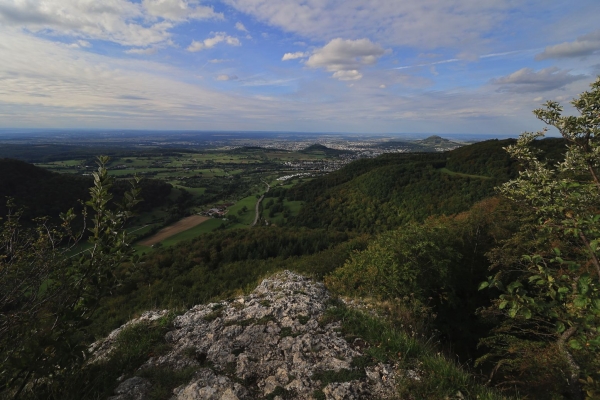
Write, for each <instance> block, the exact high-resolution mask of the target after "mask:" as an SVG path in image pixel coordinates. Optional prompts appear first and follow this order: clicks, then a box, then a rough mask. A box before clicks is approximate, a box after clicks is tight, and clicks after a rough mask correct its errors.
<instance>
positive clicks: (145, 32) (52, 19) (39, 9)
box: [0, 0, 223, 47]
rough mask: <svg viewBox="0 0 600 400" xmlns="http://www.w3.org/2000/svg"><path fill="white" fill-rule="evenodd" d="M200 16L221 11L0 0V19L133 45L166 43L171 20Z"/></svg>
mask: <svg viewBox="0 0 600 400" xmlns="http://www.w3.org/2000/svg"><path fill="white" fill-rule="evenodd" d="M206 18H217V19H222V18H223V15H222V14H219V13H215V12H214V11H213V9H212V8H211V7H206V6H200V5H197V1H187V0H143V2H142V3H138V2H132V1H127V0H103V1H82V0H44V1H39V0H3V1H0V25H4V26H7V27H16V28H18V29H26V30H28V31H30V32H35V33H42V34H47V35H54V36H61V35H62V36H68V37H69V36H70V37H75V38H82V39H87V40H89V39H95V40H106V41H110V42H114V43H118V44H121V45H123V46H135V47H147V46H150V45H153V44H159V43H163V44H168V43H170V39H171V33H170V30H171V29H172V28H173V27H175V26H176V25H177V24H179V23H181V22H183V21H187V20H191V19H206Z"/></svg>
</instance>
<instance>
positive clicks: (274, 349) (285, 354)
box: [97, 271, 395, 400]
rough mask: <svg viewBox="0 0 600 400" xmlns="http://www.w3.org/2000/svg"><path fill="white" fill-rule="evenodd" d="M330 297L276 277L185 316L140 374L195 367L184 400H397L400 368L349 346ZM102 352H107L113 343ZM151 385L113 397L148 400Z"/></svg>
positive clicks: (123, 388)
mask: <svg viewBox="0 0 600 400" xmlns="http://www.w3.org/2000/svg"><path fill="white" fill-rule="evenodd" d="M328 300H329V294H328V292H327V291H326V289H325V288H324V286H323V285H322V284H321V283H314V282H312V281H310V280H309V279H307V278H305V277H302V276H299V275H296V274H293V273H291V272H288V271H286V272H283V273H280V274H277V275H275V276H273V277H271V278H269V279H265V280H264V281H263V282H262V283H261V284H260V285H259V286H258V287H257V288H256V289H255V290H254V292H252V293H251V294H250V295H249V296H245V297H240V298H237V299H235V300H233V301H222V302H219V303H212V304H208V305H199V306H196V307H194V308H192V309H191V310H189V311H188V312H187V313H185V314H184V315H181V316H178V317H177V318H176V319H175V321H174V327H175V329H174V330H172V331H170V332H168V333H167V335H166V340H167V342H168V343H169V344H170V345H171V350H170V351H169V352H168V353H167V354H165V355H163V356H160V357H154V358H150V359H149V360H148V361H147V362H146V363H145V364H144V365H143V366H142V367H141V368H140V369H141V370H143V369H145V368H153V367H167V368H171V369H174V370H182V369H185V368H193V369H194V370H195V374H194V376H193V378H192V379H191V380H190V381H189V382H188V383H187V384H184V385H182V386H180V387H178V388H176V389H175V390H174V391H173V397H172V398H173V399H178V400H199V399H216V400H217V399H218V400H236V399H240V400H241V399H262V398H266V399H336V400H337V399H370V398H372V399H385V398H391V397H393V396H394V392H395V371H394V368H393V367H392V366H391V365H386V364H381V363H380V364H376V363H374V362H373V361H367V360H369V359H368V357H365V356H364V353H363V351H364V349H365V347H366V346H367V344H366V343H365V342H364V341H362V340H360V339H357V340H355V341H354V342H353V343H348V342H347V341H346V340H345V339H344V338H343V337H342V336H341V335H340V333H339V328H340V324H339V322H333V323H328V324H323V322H321V321H322V318H321V317H322V316H323V313H324V311H325V309H326V307H327V302H328ZM157 315H159V314H156V313H155V314H152V315H150V316H148V315H146V316H144V317H143V318H154V317H156V316H157ZM113 336H115V335H113ZM97 347H98V348H99V349H101V352H103V354H107V352H109V348H110V343H109V341H108V342H105V343H104V344H99V345H98V346H97ZM150 387H151V383H150V382H149V381H148V380H145V379H143V378H140V377H134V378H131V379H127V380H124V381H123V382H121V384H120V385H119V387H118V388H117V389H116V391H115V396H113V397H112V398H111V400H125V399H144V398H145V394H146V393H148V390H150Z"/></svg>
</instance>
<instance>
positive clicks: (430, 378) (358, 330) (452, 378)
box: [325, 304, 504, 400]
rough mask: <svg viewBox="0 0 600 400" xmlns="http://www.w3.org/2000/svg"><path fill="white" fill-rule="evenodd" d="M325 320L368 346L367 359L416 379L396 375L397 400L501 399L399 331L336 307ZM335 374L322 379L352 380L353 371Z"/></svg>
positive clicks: (327, 314) (361, 314)
mask: <svg viewBox="0 0 600 400" xmlns="http://www.w3.org/2000/svg"><path fill="white" fill-rule="evenodd" d="M325 318H326V319H327V320H328V321H327V322H329V321H332V320H339V321H341V323H342V332H341V333H342V335H344V336H345V337H346V338H347V339H354V338H356V337H359V338H361V339H363V340H365V341H366V342H367V343H368V344H369V347H368V348H367V349H366V350H365V352H366V354H367V355H368V356H370V357H372V358H373V359H375V360H377V361H380V362H384V363H394V364H397V365H398V369H399V370H402V371H407V370H412V371H413V373H414V374H416V375H417V376H418V377H419V379H418V380H414V379H411V378H410V375H408V374H407V375H405V376H404V377H402V376H401V375H400V379H401V382H400V384H399V389H400V393H399V396H400V398H404V396H406V397H410V398H416V399H444V398H453V397H454V396H456V395H457V393H458V392H460V393H461V396H463V398H469V399H490V400H491V399H502V398H504V397H502V396H500V395H498V394H496V393H495V392H494V391H492V390H490V389H488V388H485V387H483V386H482V385H479V384H477V383H476V382H475V380H474V379H473V377H472V376H471V375H470V374H469V373H468V372H467V371H464V370H463V369H462V368H460V367H459V366H457V365H456V364H454V363H453V362H452V361H449V360H448V359H446V358H445V357H444V356H443V355H442V354H441V353H440V352H438V351H437V349H436V348H435V347H434V346H433V345H429V344H426V343H425V342H424V341H423V340H421V339H419V338H417V337H415V336H413V335H410V334H409V333H408V332H407V331H406V330H405V329H403V328H402V327H396V326H394V325H392V324H391V323H389V322H386V321H384V320H382V319H380V318H378V317H374V316H370V315H367V314H365V313H363V312H360V311H357V310H353V309H350V308H348V307H345V306H343V305H339V304H338V305H336V306H333V307H330V308H329V309H328V310H327V311H326V314H325ZM338 374H339V375H338ZM338 374H335V375H334V376H333V377H332V376H326V378H333V379H338V380H340V379H355V377H354V376H355V375H354V374H357V371H341V372H340V373H338ZM348 374H350V375H351V376H348Z"/></svg>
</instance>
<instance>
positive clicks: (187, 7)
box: [142, 0, 224, 21]
mask: <svg viewBox="0 0 600 400" xmlns="http://www.w3.org/2000/svg"><path fill="white" fill-rule="evenodd" d="M197 3H198V2H197V1H185V0H143V1H142V4H143V6H144V8H145V9H146V10H147V11H148V14H150V15H152V16H154V17H160V18H163V19H168V20H173V21H185V20H188V19H224V17H223V14H222V13H216V12H215V11H214V9H213V8H212V7H209V6H201V5H197Z"/></svg>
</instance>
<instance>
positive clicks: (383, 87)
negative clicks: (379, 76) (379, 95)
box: [379, 85, 387, 89]
mask: <svg viewBox="0 0 600 400" xmlns="http://www.w3.org/2000/svg"><path fill="white" fill-rule="evenodd" d="M386 87H387V86H385V85H379V89H385V88H386Z"/></svg>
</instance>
